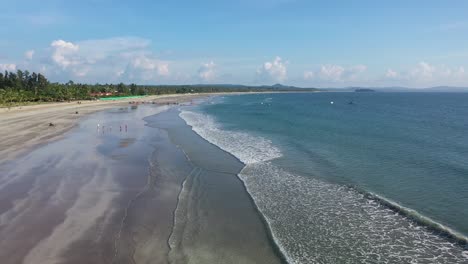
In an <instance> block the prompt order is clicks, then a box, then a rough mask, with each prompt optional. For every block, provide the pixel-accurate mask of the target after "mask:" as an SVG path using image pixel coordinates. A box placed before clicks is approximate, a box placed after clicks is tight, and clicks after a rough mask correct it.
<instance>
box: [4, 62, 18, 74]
mask: <svg viewBox="0 0 468 264" xmlns="http://www.w3.org/2000/svg"><path fill="white" fill-rule="evenodd" d="M4 71H9V72H14V71H16V64H11V63H10V64H8V63H6V64H0V72H1V73H3V72H4Z"/></svg>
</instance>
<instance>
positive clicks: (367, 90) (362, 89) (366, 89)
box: [354, 88, 375, 93]
mask: <svg viewBox="0 0 468 264" xmlns="http://www.w3.org/2000/svg"><path fill="white" fill-rule="evenodd" d="M354 91H355V92H358V93H366V92H375V90H372V89H369V88H359V89H356V90H354Z"/></svg>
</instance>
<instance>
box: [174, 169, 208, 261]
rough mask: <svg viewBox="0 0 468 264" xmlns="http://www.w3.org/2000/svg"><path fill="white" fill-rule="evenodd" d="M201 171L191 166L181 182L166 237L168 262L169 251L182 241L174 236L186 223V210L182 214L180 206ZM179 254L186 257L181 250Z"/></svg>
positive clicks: (184, 204) (183, 203) (182, 204)
mask: <svg viewBox="0 0 468 264" xmlns="http://www.w3.org/2000/svg"><path fill="white" fill-rule="evenodd" d="M202 171H203V169H202V168H200V167H196V166H193V169H192V170H191V171H190V173H189V174H187V176H186V177H185V179H184V181H183V182H182V184H181V187H180V191H179V194H178V195H177V204H176V207H175V209H174V211H173V213H172V230H171V233H170V235H169V238H168V239H167V245H168V247H169V252H168V253H167V259H168V262H169V263H172V260H171V259H172V258H171V255H172V254H171V253H173V252H174V251H175V250H176V248H177V247H181V245H180V243H182V241H181V237H179V238H177V237H176V236H177V235H178V234H177V231H179V232H182V233H183V231H184V229H185V226H186V224H187V219H186V218H187V215H186V212H185V215H184V212H183V208H182V207H187V204H186V203H188V201H187V198H188V197H187V196H188V192H189V191H190V189H189V188H191V186H192V181H193V180H194V179H195V178H196V177H198V176H200V174H201V173H202ZM188 185H190V187H187V186H188ZM185 209H187V208H185ZM182 218H184V219H185V223H184V222H183V221H182V223H180V225H182V226H179V223H178V222H179V221H178V220H180V219H182ZM176 229H177V230H176ZM179 229H180V230H179ZM181 235H183V234H181ZM181 255H182V258H183V259H185V258H186V256H185V254H184V252H183V251H182V252H181Z"/></svg>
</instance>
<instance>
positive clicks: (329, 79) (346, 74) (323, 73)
mask: <svg viewBox="0 0 468 264" xmlns="http://www.w3.org/2000/svg"><path fill="white" fill-rule="evenodd" d="M366 70H367V66H365V65H361V64H358V65H355V66H351V67H347V68H346V67H344V66H341V65H333V64H328V65H321V66H320V68H319V69H317V70H312V71H305V72H304V79H305V80H315V81H318V82H322V83H340V82H352V81H359V80H360V78H361V77H362V73H364V72H365V71H366Z"/></svg>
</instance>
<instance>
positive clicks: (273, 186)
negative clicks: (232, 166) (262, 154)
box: [239, 162, 466, 263]
mask: <svg viewBox="0 0 468 264" xmlns="http://www.w3.org/2000/svg"><path fill="white" fill-rule="evenodd" d="M239 177H240V178H241V179H242V181H243V182H244V184H245V186H246V188H247V190H248V192H249V193H250V194H251V196H252V198H253V199H254V201H255V204H256V205H257V207H258V209H259V210H260V212H261V213H262V214H263V215H264V217H265V219H266V221H267V222H268V224H269V227H270V229H271V231H272V234H273V237H274V239H275V240H276V243H277V245H278V246H279V248H280V249H281V251H282V252H283V254H284V255H285V257H286V259H287V260H288V262H289V263H466V257H465V253H464V252H463V248H462V247H461V246H459V245H458V244H456V243H452V242H450V241H448V240H446V239H445V238H443V237H440V236H438V235H437V234H435V233H433V232H431V231H430V230H428V229H426V228H425V227H422V226H420V225H418V224H416V223H414V222H413V221H410V220H409V219H407V218H406V217H404V216H402V215H400V214H398V213H395V211H393V210H391V209H389V208H388V207H386V206H383V205H382V204H381V203H379V202H378V201H376V200H372V199H368V198H367V197H366V196H365V195H364V194H362V193H359V192H357V191H356V190H354V189H352V188H349V187H345V186H341V185H337V184H331V183H326V182H323V181H321V180H318V179H314V178H310V177H303V176H300V175H296V174H293V173H290V172H287V171H285V170H283V169H281V168H279V167H277V166H276V165H274V164H272V163H271V162H262V163H256V164H250V165H247V166H246V167H245V168H244V169H243V170H242V172H241V173H240V174H239Z"/></svg>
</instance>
